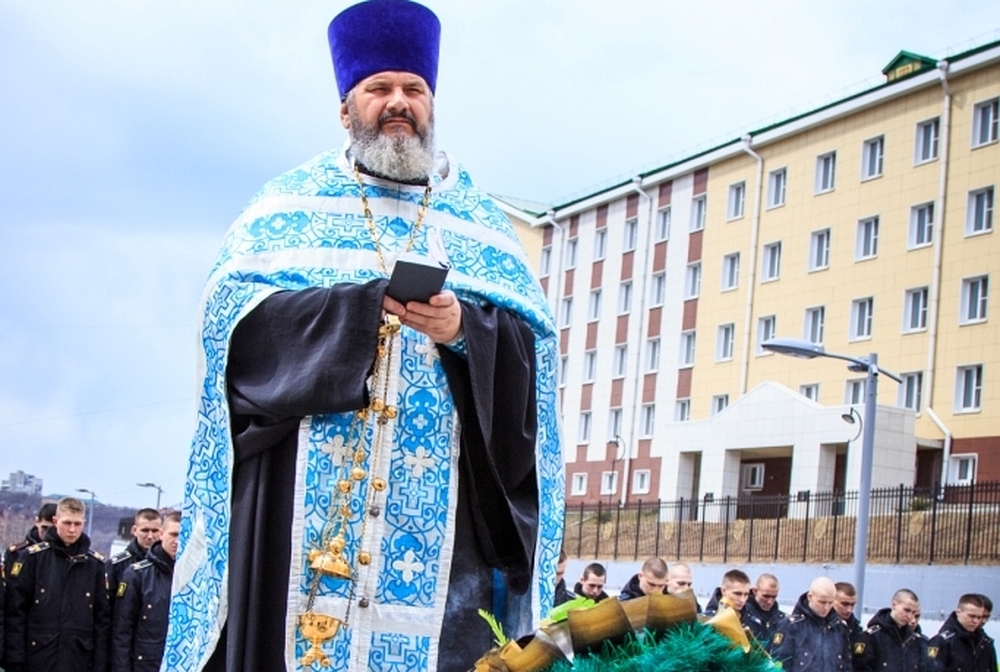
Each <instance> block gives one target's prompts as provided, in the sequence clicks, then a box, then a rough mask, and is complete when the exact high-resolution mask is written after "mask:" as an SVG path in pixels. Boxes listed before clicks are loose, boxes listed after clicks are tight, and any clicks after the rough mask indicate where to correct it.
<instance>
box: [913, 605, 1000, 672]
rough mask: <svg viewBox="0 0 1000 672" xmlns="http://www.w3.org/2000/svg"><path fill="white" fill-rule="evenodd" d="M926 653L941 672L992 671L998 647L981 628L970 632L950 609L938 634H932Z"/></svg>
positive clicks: (994, 666) (995, 664)
mask: <svg viewBox="0 0 1000 672" xmlns="http://www.w3.org/2000/svg"><path fill="white" fill-rule="evenodd" d="M927 650H928V655H930V656H931V657H932V658H933V659H934V662H935V669H936V670H941V672H987V671H989V672H995V671H996V669H997V650H996V646H995V645H994V643H993V638H992V637H990V636H989V635H987V634H986V633H985V632H984V631H983V629H982V628H981V627H980V628H977V629H976V630H975V631H974V632H969V631H968V630H966V629H965V628H963V627H962V624H961V623H959V622H958V617H957V616H956V615H955V612H954V611H953V612H951V615H950V616H949V617H948V620H947V621H945V622H944V625H942V626H941V629H940V630H938V634H936V635H934V636H933V637H931V641H930V643H929V644H928V649H927Z"/></svg>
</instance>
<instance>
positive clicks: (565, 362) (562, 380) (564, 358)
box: [559, 355, 569, 387]
mask: <svg viewBox="0 0 1000 672" xmlns="http://www.w3.org/2000/svg"><path fill="white" fill-rule="evenodd" d="M568 370H569V355H560V356H559V387H566V372H567V371H568Z"/></svg>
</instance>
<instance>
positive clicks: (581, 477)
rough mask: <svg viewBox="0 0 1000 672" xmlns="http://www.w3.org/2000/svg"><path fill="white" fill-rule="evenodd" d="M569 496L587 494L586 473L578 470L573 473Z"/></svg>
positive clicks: (584, 495)
mask: <svg viewBox="0 0 1000 672" xmlns="http://www.w3.org/2000/svg"><path fill="white" fill-rule="evenodd" d="M570 487H571V488H572V489H571V490H570V493H569V494H570V496H571V497H586V496H587V473H586V472H578V473H575V474H573V480H572V485H571V486H570Z"/></svg>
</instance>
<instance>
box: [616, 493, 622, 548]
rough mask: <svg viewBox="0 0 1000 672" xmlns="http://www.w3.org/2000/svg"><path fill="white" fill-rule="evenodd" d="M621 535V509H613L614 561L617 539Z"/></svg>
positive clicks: (619, 507)
mask: <svg viewBox="0 0 1000 672" xmlns="http://www.w3.org/2000/svg"><path fill="white" fill-rule="evenodd" d="M621 535H622V507H621V506H618V507H616V508H615V560H617V559H618V537H620V536H621Z"/></svg>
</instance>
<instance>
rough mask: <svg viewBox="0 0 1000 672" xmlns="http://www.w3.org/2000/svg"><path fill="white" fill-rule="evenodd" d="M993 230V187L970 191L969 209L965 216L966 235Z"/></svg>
mask: <svg viewBox="0 0 1000 672" xmlns="http://www.w3.org/2000/svg"><path fill="white" fill-rule="evenodd" d="M992 230H993V187H986V188H985V189H977V190H975V191H970V192H969V210H968V214H967V215H966V218H965V235H967V236H971V235H975V234H977V233H987V232H989V231H992Z"/></svg>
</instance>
